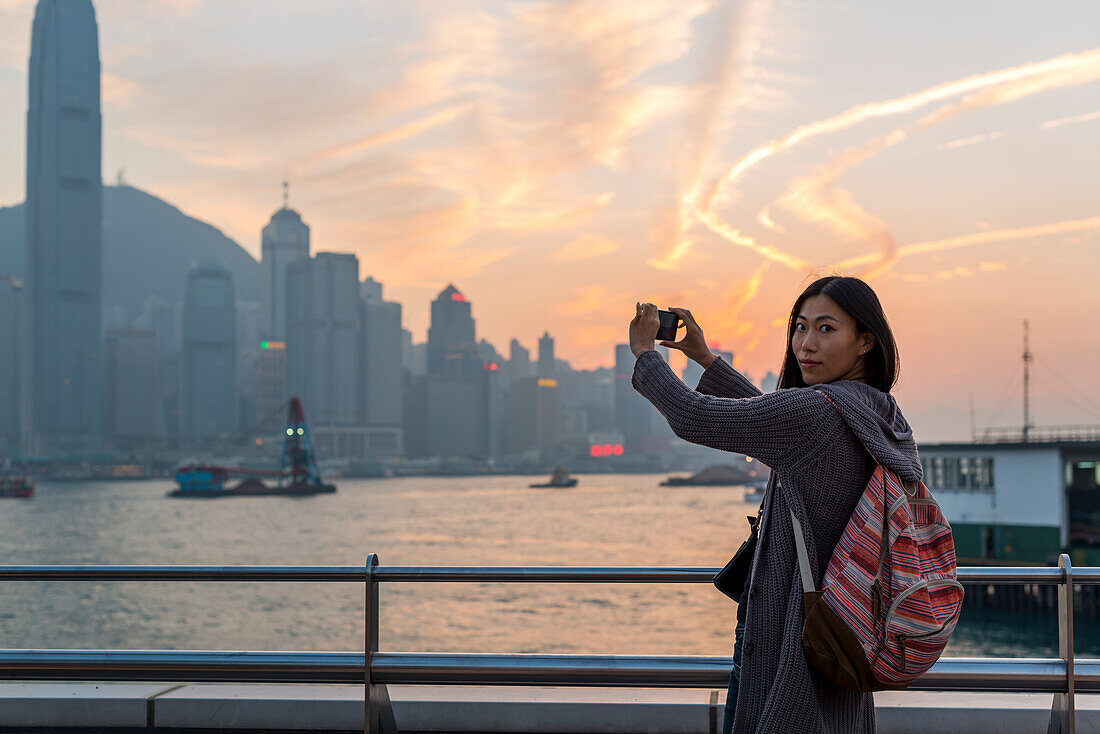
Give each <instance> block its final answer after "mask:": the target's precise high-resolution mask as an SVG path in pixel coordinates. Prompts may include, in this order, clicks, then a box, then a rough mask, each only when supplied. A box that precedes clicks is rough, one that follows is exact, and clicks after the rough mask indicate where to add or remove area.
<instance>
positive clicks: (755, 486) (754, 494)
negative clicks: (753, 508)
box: [742, 479, 768, 505]
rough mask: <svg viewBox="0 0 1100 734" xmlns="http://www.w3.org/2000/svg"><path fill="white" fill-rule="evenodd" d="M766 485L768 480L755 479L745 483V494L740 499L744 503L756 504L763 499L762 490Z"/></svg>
mask: <svg viewBox="0 0 1100 734" xmlns="http://www.w3.org/2000/svg"><path fill="white" fill-rule="evenodd" d="M767 486H768V480H766V479H764V480H757V481H755V482H750V483H749V484H747V485H745V494H744V495H743V496H742V499H743V500H744V502H745V503H746V504H750V505H758V504H760V503H761V502H762V501H763V500H764V490H765V489H766V488H767Z"/></svg>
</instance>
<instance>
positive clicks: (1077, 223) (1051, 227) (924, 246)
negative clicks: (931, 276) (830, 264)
mask: <svg viewBox="0 0 1100 734" xmlns="http://www.w3.org/2000/svg"><path fill="white" fill-rule="evenodd" d="M1096 230H1100V217H1090V218H1087V219H1072V220H1066V221H1062V222H1051V223H1049V224H1038V225H1034V226H1031V227H1017V228H1013V229H998V230H988V231H984V232H975V233H973V234H965V235H959V236H957V237H946V238H944V239H940V240H930V241H927V242H917V243H914V244H911V245H903V246H901V247H899V248H898V249H897V257H898V258H899V259H900V258H903V257H912V256H914V255H925V254H928V253H933V252H942V251H944V250H954V249H958V248H960V247H973V246H974V245H985V244H990V243H994V242H1009V241H1012V240H1024V239H1030V238H1034V237H1049V236H1053V235H1060V234H1066V233H1069V232H1086V231H1096ZM879 259H880V256H879V254H878V253H871V254H866V255H859V256H857V257H852V258H848V259H846V260H842V261H840V262H839V263H836V264H835V265H834V267H838V268H857V267H860V266H864V265H868V264H871V263H874V262H876V261H877V260H879Z"/></svg>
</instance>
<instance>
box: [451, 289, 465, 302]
mask: <svg viewBox="0 0 1100 734" xmlns="http://www.w3.org/2000/svg"><path fill="white" fill-rule="evenodd" d="M451 300H452V301H465V300H466V296H464V295H462V294H461V293H459V292H458V291H455V292H454V293H452V294H451Z"/></svg>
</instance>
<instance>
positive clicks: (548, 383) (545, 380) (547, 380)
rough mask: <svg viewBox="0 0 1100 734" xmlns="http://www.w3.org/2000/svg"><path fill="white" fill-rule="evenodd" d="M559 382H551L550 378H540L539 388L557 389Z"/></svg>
mask: <svg viewBox="0 0 1100 734" xmlns="http://www.w3.org/2000/svg"><path fill="white" fill-rule="evenodd" d="M557 386H558V381H557V380H551V379H550V378H549V377H542V378H539V387H557Z"/></svg>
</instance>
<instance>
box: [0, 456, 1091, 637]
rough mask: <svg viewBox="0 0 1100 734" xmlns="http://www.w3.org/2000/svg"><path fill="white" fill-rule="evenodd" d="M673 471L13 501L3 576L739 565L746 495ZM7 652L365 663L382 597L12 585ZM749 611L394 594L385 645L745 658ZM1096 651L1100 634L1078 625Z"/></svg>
mask: <svg viewBox="0 0 1100 734" xmlns="http://www.w3.org/2000/svg"><path fill="white" fill-rule="evenodd" d="M663 478H664V475H582V476H580V477H579V479H580V483H579V486H577V487H576V488H572V489H532V488H529V487H528V484H530V483H532V482H536V481H540V480H541V478H533V477H524V476H492V477H459V478H451V477H427V478H424V477H416V478H413V477H407V478H393V479H375V480H367V479H343V480H337V482H336V484H337V485H338V487H339V490H338V492H337V493H336V494H334V495H323V496H316V497H303V498H289V497H234V498H225V499H219V500H212V501H209V500H208V501H199V500H188V499H171V498H168V497H166V496H165V494H166V492H167V491H168V490H170V489H172V488H173V484H172V483H171V482H170V481H167V480H157V481H128V482H57V483H40V484H39V485H38V487H37V496H36V497H35V498H34V499H32V500H4V501H3V502H0V564H5V565H22V564H35V565H37V564H105V565H131V564H134V565H161V564H165V565H333V566H340V565H361V564H362V563H363V561H364V559H365V557H366V556H367V554H368V553H376V554H378V556H379V559H380V563H381V564H382V565H485V566H511V565H524V566H526V565H531V566H536V565H553V566H557V565H569V566H573V565H576V566H705V567H719V566H721V565H723V564H724V563H725V562H726V561H727V560H728V559H729V557H730V556H731V555H732V554H733V552H734V551H735V550H736V549H737V547H738V546H739V545H740V543H741V542H742V540H744V538H745V537H746V536H747V534H748V525H747V523H746V520H745V517H746V515H749V514H753V513H755V511H756V506H755V505H748V504H745V503H744V502H743V501H742V494H743V491H744V490H743V488H741V487H671V488H670V487H660V486H658V482H659V481H660V480H662V479H663ZM0 599H2V600H3V603H2V604H0V647H2V648H114V649H210V650H224V649H251V650H361V649H362V648H363V585H362V584H357V583H329V584H321V583H285V582H275V583H256V582H251V583H244V582H218V583H210V582H206V583H193V582H172V583H169V582H112V583H106V582H102V583H101V582H25V581H20V582H12V581H8V582H0ZM734 613H735V606H734V604H733V603H732V602H730V601H729V600H728V599H726V598H725V597H724V596H722V595H721V594H720V593H718V591H717V590H715V589H714V588H713V587H712V586H710V585H709V584H656V585H655V584H646V585H643V584H606V585H605V584H541V585H539V584H496V583H427V584H404V583H402V584H384V585H383V587H382V592H381V647H382V649H385V650H395V651H397V650H401V651H413V650H416V651H456V652H522V653H536V652H538V653H611V654H663V655H691V654H700V655H730V654H731V648H732V631H733V625H734ZM1076 632H1077V644H1076V647H1077V650H1078V654H1080V655H1085V656H1100V625H1098V624H1097V623H1096V622H1093V621H1089V620H1084V619H1079V620H1077V622H1076ZM1056 650H1057V625H1056V621H1055V618H1054V616H1053V614H1050V615H1036V614H1018V613H1008V612H999V611H993V610H987V609H973V608H967V609H966V610H965V611H964V614H963V616H962V618H961V620H960V623H959V626H958V628H957V631H956V634H955V636H954V638H953V640H952V642H951V644H950V645H949V647H948V649H947V652H946V653H945V654H947V655H949V656H962V657H967V656H1006V657H1035V656H1038V657H1045V656H1054V655H1056Z"/></svg>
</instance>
